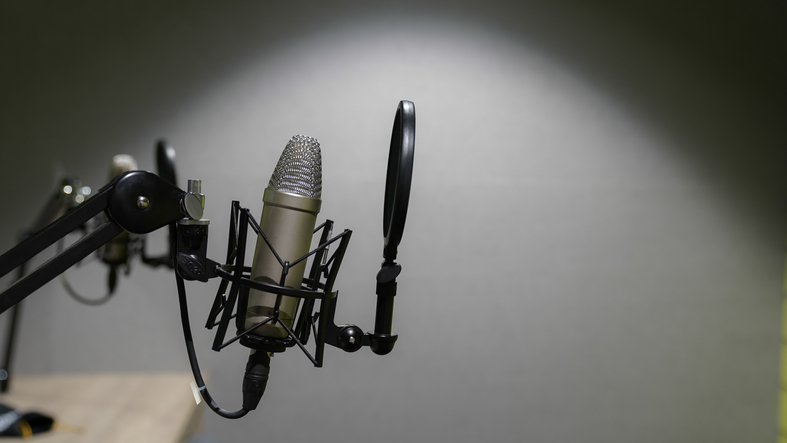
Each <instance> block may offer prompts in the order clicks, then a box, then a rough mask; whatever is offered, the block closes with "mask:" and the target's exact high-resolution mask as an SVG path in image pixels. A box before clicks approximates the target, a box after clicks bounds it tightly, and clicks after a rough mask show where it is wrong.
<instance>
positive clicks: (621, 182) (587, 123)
mask: <svg viewBox="0 0 787 443" xmlns="http://www.w3.org/2000/svg"><path fill="white" fill-rule="evenodd" d="M161 3H163V2H134V3H133V4H132V3H126V4H125V5H122V6H119V5H112V6H109V5H108V4H106V3H104V2H94V3H89V2H68V3H65V2H33V1H6V2H2V3H0V57H1V58H0V60H2V62H1V63H0V85H1V86H0V146H1V147H2V152H3V157H2V163H0V172H2V173H1V174H0V189H3V193H4V200H5V201H4V209H3V211H2V217H1V218H0V250H3V251H4V250H7V249H9V248H10V247H11V246H13V244H14V243H15V241H16V240H15V235H16V233H17V232H19V231H20V230H21V229H22V228H24V227H25V226H26V225H27V224H29V223H30V221H31V220H32V219H33V218H34V217H35V215H36V213H37V212H38V210H39V209H40V207H41V205H42V204H43V201H44V200H45V198H46V197H47V196H48V195H49V194H50V193H51V192H52V191H53V189H54V187H55V183H56V182H57V180H58V178H59V177H61V176H62V175H63V174H67V173H68V174H76V175H78V176H80V177H81V178H82V179H83V181H85V182H86V183H88V184H92V185H93V186H94V187H95V188H98V187H99V186H101V185H102V184H103V183H104V182H105V181H106V175H107V169H108V164H109V162H110V158H111V156H112V155H114V154H117V153H127V154H131V155H134V156H135V157H136V158H137V160H138V161H139V163H140V165H141V167H142V168H143V169H149V170H153V169H154V168H155V163H154V157H153V146H154V142H155V140H156V139H157V138H159V137H167V138H168V139H169V140H170V142H171V143H172V144H173V145H174V147H175V148H176V150H177V155H178V157H177V162H178V163H177V166H178V174H179V178H180V180H181V181H182V183H181V186H184V183H185V180H186V179H187V178H199V179H202V180H203V190H204V192H205V194H206V195H207V209H206V217H207V218H210V219H211V232H212V234H211V245H210V252H209V255H210V256H211V257H213V258H214V259H217V260H221V259H222V258H223V257H224V254H225V251H224V248H225V246H226V237H225V236H226V232H227V226H228V213H229V207H230V202H231V200H240V201H241V202H242V203H243V204H244V205H245V206H247V207H249V208H251V209H252V211H253V212H254V213H258V212H259V211H260V208H261V206H262V203H261V194H262V189H263V188H264V187H265V185H266V183H267V180H268V177H269V175H270V172H271V171H272V169H273V166H274V164H275V162H276V160H277V158H278V156H279V154H280V153H281V150H282V148H283V147H284V145H285V144H286V142H287V140H288V139H289V138H290V137H291V136H292V135H293V134H296V133H304V134H307V135H310V136H313V137H316V138H318V139H319V140H320V141H321V143H322V148H323V157H324V171H325V174H324V201H323V208H324V209H323V212H322V214H321V218H330V219H333V220H335V221H336V223H337V228H350V229H353V231H354V234H353V240H352V242H351V244H350V250H349V253H348V257H347V259H346V261H345V264H344V266H343V270H342V273H341V274H340V276H339V281H338V282H337V285H338V286H337V287H338V289H339V290H340V304H339V312H338V313H337V321H339V322H349V323H357V324H358V325H359V326H361V327H363V328H365V329H369V328H371V326H372V322H373V312H374V296H373V291H374V281H373V278H374V274H375V273H376V271H377V268H378V267H379V263H380V261H381V256H380V253H381V243H382V242H381V235H380V231H381V229H380V228H381V226H380V225H381V212H382V211H381V206H382V189H383V184H384V181H383V175H384V169H385V159H386V155H387V152H386V151H387V146H388V142H389V138H390V131H391V123H392V119H393V114H394V110H395V108H396V104H397V103H398V101H399V100H401V99H408V100H412V101H413V102H414V103H415V105H416V109H417V116H418V117H417V118H418V130H417V158H416V166H415V179H414V184H413V192H412V200H411V206H410V215H409V219H408V225H407V229H406V233H405V238H404V241H403V244H402V247H401V253H400V257H399V258H400V261H401V263H402V264H403V266H404V272H403V274H402V277H401V283H400V285H399V296H398V297H397V301H396V302H397V306H396V315H395V320H394V327H395V330H396V332H398V333H399V334H400V338H399V342H398V344H397V347H396V348H395V350H394V352H393V353H392V354H391V355H390V356H387V357H378V356H375V355H373V354H371V352H368V351H364V352H359V353H357V354H345V353H343V352H342V351H339V350H337V349H334V348H329V349H328V354H327V356H326V361H325V367H324V368H322V369H315V368H313V367H312V366H311V364H310V363H309V361H308V360H307V359H306V358H305V357H304V356H302V355H300V354H299V353H298V352H297V351H296V350H292V351H288V352H287V353H285V354H281V355H278V356H277V357H276V358H275V359H274V360H273V368H272V380H271V382H270V384H269V388H268V392H267V393H266V396H265V398H264V399H263V402H262V404H261V407H260V409H259V410H257V411H256V412H255V413H253V414H252V415H251V416H250V417H247V418H245V419H243V420H240V421H236V422H232V421H227V420H223V419H220V418H218V417H216V416H214V415H213V414H212V413H210V412H209V411H206V415H207V421H206V427H205V433H206V434H207V435H208V436H212V437H214V438H216V439H217V440H219V441H222V442H230V441H242V440H243V439H245V438H253V439H262V438H263V437H261V436H260V430H261V429H262V430H265V431H266V432H270V433H271V434H272V436H271V437H269V438H270V439H271V441H280V440H283V439H284V438H287V437H291V438H293V439H294V441H305V440H306V439H307V438H308V439H317V438H320V439H324V440H325V441H330V442H334V441H335V442H339V441H372V440H374V441H378V442H394V441H416V442H421V441H423V442H442V441H473V440H478V439H483V440H484V441H489V442H492V441H530V442H563V441H585V442H609V441H616V442H629V441H637V442H659V443H661V442H665V441H669V442H687V443H688V442H697V441H713V442H742V441H746V442H768V443H770V442H773V441H774V440H775V438H776V416H777V386H778V385H777V381H778V370H779V366H778V365H779V340H780V339H779V331H780V312H781V311H780V307H781V287H782V279H783V266H784V222H785V194H786V193H785V181H784V172H783V171H784V166H785V141H786V140H785V133H784V121H785V107H784V103H785V98H786V97H785V96H786V95H787V94H785V87H784V79H785V78H787V77H785V74H787V69H786V67H785V61H786V60H787V57H785V46H786V45H787V43H785V42H787V39H785V31H784V18H785V10H784V5H783V4H781V3H779V4H778V5H777V4H776V2H759V3H762V4H760V5H755V4H754V3H750V4H748V3H747V6H736V7H735V8H733V7H724V6H720V5H718V4H717V3H715V2H693V3H691V2H690V3H689V4H687V3H686V2H672V3H671V4H670V3H664V2H659V3H658V5H655V4H654V6H650V5H641V6H637V7H635V6H633V5H632V4H631V2H621V4H619V5H614V4H612V3H605V4H603V5H602V4H598V2H579V1H578V2H573V3H572V2H568V3H566V2H561V3H559V4H558V3H557V2H546V1H545V2H539V1H527V2H516V3H514V2H505V1H499V2H495V1H486V2H483V6H481V5H476V4H473V3H471V2H464V3H452V4H447V3H439V2H431V1H423V0H422V1H418V2H388V3H386V4H385V5H372V4H371V3H370V2H354V1H342V2H322V3H321V4H320V5H310V4H306V3H299V2H278V3H276V4H274V3H270V2H210V3H209V2H188V3H183V4H179V5H174V4H161ZM594 3H596V4H594ZM742 8H745V9H742ZM164 239H165V236H164V234H163V233H161V232H157V233H155V234H154V235H151V243H152V245H151V251H152V252H156V251H159V252H161V251H163V250H164V249H163V248H162V247H161V243H162V242H163V241H164ZM69 277H70V279H71V280H72V282H73V283H74V285H75V286H77V287H78V289H80V290H81V291H82V292H83V293H84V294H86V295H87V296H96V297H98V296H100V295H102V293H103V292H104V279H105V278H106V273H105V270H104V269H103V268H102V266H101V265H100V264H98V263H96V262H95V261H93V262H90V263H86V264H84V265H83V266H81V267H80V268H78V269H75V270H72V271H70V272H69ZM7 281H8V280H7V279H4V280H3V283H7ZM216 284H217V283H216V282H212V283H211V284H205V285H200V284H192V285H189V293H190V302H191V313H192V321H193V323H194V325H195V326H199V325H200V324H201V323H202V322H203V321H204V317H205V316H206V315H207V312H208V309H209V306H210V302H211V300H212V297H213V293H214V291H215V288H216ZM195 339H196V340H197V344H198V347H199V349H198V352H199V353H200V354H199V356H200V358H201V363H202V366H203V368H204V369H205V370H206V372H208V373H209V374H210V383H209V385H210V387H211V390H212V392H213V394H214V396H215V397H216V398H217V400H218V401H219V403H220V404H222V405H224V406H226V407H227V408H235V407H236V406H237V405H239V402H240V394H239V391H240V378H241V374H242V371H243V365H244V363H245V354H246V351H245V350H244V349H243V348H240V347H238V348H234V349H232V348H231V349H227V350H225V351H222V352H221V353H220V354H216V353H214V352H212V351H210V349H209V346H210V341H211V339H212V335H211V334H210V333H209V332H208V331H204V330H198V331H197V330H195ZM20 346H21V349H20V350H19V352H18V354H17V362H18V363H17V369H18V370H19V371H20V372H22V371H24V372H45V373H46V372H76V371H129V370H133V371H162V370H166V371H172V370H184V371H185V370H188V363H187V359H186V354H185V350H184V347H183V344H182V334H181V331H180V325H179V323H178V309H177V301H176V294H175V285H174V279H173V277H172V275H171V273H169V272H166V271H164V270H152V269H149V268H147V267H144V266H142V265H140V264H139V263H137V264H136V266H135V267H134V269H133V273H132V275H131V276H130V277H128V278H124V279H122V281H121V282H120V287H119V289H118V293H117V294H116V296H115V297H114V298H113V299H112V300H111V301H110V302H109V303H107V304H106V305H103V306H101V307H95V308H88V307H84V306H82V305H79V304H77V303H76V302H75V301H73V300H72V299H71V298H69V297H68V296H67V295H66V293H65V292H64V291H63V289H62V287H61V286H60V285H59V283H57V282H53V283H50V284H48V285H47V286H45V287H44V288H42V289H41V290H39V291H38V292H37V293H36V294H34V295H33V296H31V297H30V298H29V299H28V300H26V301H25V305H24V311H23V326H22V337H21V339H20ZM183 389H184V390H187V389H188V387H187V386H183ZM296 419H301V420H302V421H296Z"/></svg>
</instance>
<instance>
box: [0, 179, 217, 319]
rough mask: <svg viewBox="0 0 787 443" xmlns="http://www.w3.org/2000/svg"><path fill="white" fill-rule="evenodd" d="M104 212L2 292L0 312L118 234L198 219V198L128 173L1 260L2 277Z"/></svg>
mask: <svg viewBox="0 0 787 443" xmlns="http://www.w3.org/2000/svg"><path fill="white" fill-rule="evenodd" d="M102 211H104V212H105V213H106V215H107V219H108V221H107V222H105V223H104V224H103V225H101V226H100V227H99V228H98V229H96V230H95V231H93V232H91V233H90V234H88V235H86V236H85V237H83V238H82V239H81V240H79V241H78V242H76V243H75V244H73V245H72V246H71V247H69V248H68V249H66V250H65V251H63V252H62V253H60V254H59V255H57V256H56V257H54V258H53V259H51V260H49V261H48V262H46V263H45V264H43V265H41V266H40V267H39V268H38V269H36V270H35V271H33V272H32V273H30V274H29V275H27V276H26V277H25V278H22V279H20V280H17V281H16V282H15V283H14V284H12V285H11V286H10V287H9V288H8V289H6V290H5V291H3V292H2V293H0V313H2V312H5V311H6V310H7V309H8V308H10V307H11V306H13V305H15V304H17V303H19V302H20V301H22V300H23V299H24V298H25V297H27V296H28V295H30V294H31V293H33V292H35V291H36V290H38V289H39V288H40V287H41V286H43V285H44V284H46V283H47V282H49V281H50V280H52V279H53V278H55V277H56V276H58V275H59V274H61V273H63V272H64V271H65V270H66V269H68V268H69V267H71V266H72V265H74V264H75V263H77V262H78V261H80V260H82V259H83V258H85V257H86V256H88V255H89V254H90V253H91V252H93V251H95V250H96V249H98V248H100V247H101V246H103V245H104V244H105V243H107V242H108V241H110V240H112V239H113V238H114V237H116V236H117V235H118V234H120V233H121V232H123V231H124V230H125V231H128V232H131V233H134V234H146V233H148V232H152V231H154V230H156V229H158V228H160V227H162V226H166V225H168V224H169V223H172V222H175V221H177V220H179V219H181V218H183V217H189V218H192V219H199V218H202V199H201V196H200V195H199V194H195V193H187V192H185V191H183V190H181V189H179V188H178V187H177V186H175V185H173V184H170V183H169V182H167V181H166V180H164V179H162V178H160V177H159V176H157V175H155V174H153V173H150V172H145V171H131V172H127V173H125V174H123V175H120V176H118V177H117V178H115V179H114V180H113V181H112V182H110V183H109V184H107V185H106V186H104V187H103V188H101V189H100V190H99V191H98V192H97V193H96V195H94V196H93V197H91V198H89V199H88V200H87V201H85V203H83V204H81V205H80V206H78V207H77V208H75V209H74V210H72V211H70V212H69V213H67V214H66V215H64V216H63V217H61V218H59V219H57V220H56V221H54V222H53V223H51V224H50V225H49V226H47V227H45V228H43V229H42V230H41V231H39V232H37V233H35V234H34V235H32V236H30V237H29V238H28V239H27V240H25V241H23V242H22V243H20V244H19V245H17V246H16V247H14V248H13V249H11V250H10V251H8V252H6V253H5V254H3V255H2V256H0V277H2V276H4V275H6V274H8V273H9V272H11V271H12V270H14V269H16V268H17V267H19V266H21V265H22V264H24V263H25V262H27V261H28V260H30V259H31V258H33V257H35V256H36V255H38V254H39V253H41V252H42V251H43V250H44V249H46V248H47V247H49V246H51V245H52V244H54V243H55V242H56V241H58V240H60V239H61V238H63V237H65V236H66V235H67V234H68V233H70V232H71V231H73V230H74V229H76V228H78V227H79V226H81V225H83V224H84V223H86V222H87V221H88V220H90V219H91V218H93V217H94V216H96V215H98V214H99V213H100V212H102Z"/></svg>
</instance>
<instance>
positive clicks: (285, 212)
mask: <svg viewBox="0 0 787 443" xmlns="http://www.w3.org/2000/svg"><path fill="white" fill-rule="evenodd" d="M321 197H322V155H321V152H320V142H318V141H317V140H316V139H314V138H311V137H306V136H303V135H296V136H294V137H293V138H292V139H291V140H290V141H289V143H287V146H286V147H285V148H284V151H283V152H282V154H281V157H279V162H278V163H277V164H276V168H275V169H274V171H273V174H272V175H271V179H270V181H269V183H268V187H267V188H266V189H265V193H264V194H263V197H262V201H263V207H262V216H261V217H260V228H261V229H262V232H263V233H264V234H265V236H266V237H267V239H268V242H270V244H271V246H273V250H271V248H270V247H269V246H268V242H266V241H265V240H264V239H263V238H262V236H258V238H257V246H256V248H255V251H254V261H253V262H252V266H251V279H252V280H255V281H262V282H264V283H269V284H274V285H280V286H286V287H289V288H294V289H300V287H301V282H302V281H303V274H304V270H305V269H306V261H305V260H304V261H301V262H300V263H298V264H296V265H294V266H292V267H290V268H289V269H288V270H287V272H286V276H285V277H284V279H283V281H282V270H283V267H282V262H285V263H292V262H294V261H296V260H298V259H299V258H301V257H303V256H304V255H306V254H307V253H308V252H309V246H310V245H311V239H312V234H313V233H314V226H315V223H316V221H317V214H318V213H319V212H320V205H321V203H322V200H321ZM274 251H275V254H276V255H278V258H277V257H276V255H274ZM279 259H281V261H280V260H279ZM276 299H277V295H276V294H272V293H269V292H263V291H257V290H254V289H251V290H249V297H248V303H247V307H246V322H245V328H246V329H248V328H251V327H253V326H254V325H256V324H257V323H260V322H261V321H264V320H265V319H267V318H269V317H271V316H273V312H274V308H275V305H276ZM299 301H300V299H299V298H296V297H288V296H282V297H281V303H280V305H279V318H278V319H279V321H281V322H283V323H285V324H286V325H287V327H290V328H291V327H292V322H293V318H294V317H295V312H296V311H297V309H298V303H299ZM252 333H253V334H256V335H260V336H263V337H270V338H286V337H287V336H288V334H287V330H286V329H285V328H284V327H282V325H280V324H278V323H275V324H271V323H268V324H265V325H262V326H260V327H259V328H257V329H255V330H254V331H253V332H252Z"/></svg>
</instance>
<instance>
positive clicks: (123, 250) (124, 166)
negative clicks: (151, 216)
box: [101, 154, 139, 294]
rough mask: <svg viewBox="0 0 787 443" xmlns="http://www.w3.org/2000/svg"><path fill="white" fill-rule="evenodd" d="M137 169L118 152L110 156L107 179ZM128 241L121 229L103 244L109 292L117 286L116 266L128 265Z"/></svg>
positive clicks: (125, 156)
mask: <svg viewBox="0 0 787 443" xmlns="http://www.w3.org/2000/svg"><path fill="white" fill-rule="evenodd" d="M137 170H139V166H138V165H137V161H136V160H135V159H134V157H132V156H130V155H126V154H118V155H116V156H114V157H112V166H111V167H110V169H109V181H112V179H114V178H115V177H117V176H118V175H120V174H123V173H126V172H129V171H137ZM130 242H131V234H129V233H128V232H126V231H123V232H121V233H120V234H119V235H118V236H117V237H115V238H113V239H112V240H110V241H109V242H107V244H106V245H104V249H103V253H102V254H101V261H103V262H104V263H106V264H107V265H109V293H110V294H112V293H114V292H115V287H116V286H117V277H118V268H119V267H121V266H126V267H127V266H128V262H129V258H130V257H131V255H132V253H131V252H129V243H130Z"/></svg>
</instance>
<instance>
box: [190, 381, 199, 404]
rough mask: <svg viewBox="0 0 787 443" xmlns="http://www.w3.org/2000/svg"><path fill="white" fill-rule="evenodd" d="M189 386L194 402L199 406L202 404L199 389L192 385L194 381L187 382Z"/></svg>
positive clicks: (194, 384)
mask: <svg viewBox="0 0 787 443" xmlns="http://www.w3.org/2000/svg"><path fill="white" fill-rule="evenodd" d="M189 386H191V393H192V394H194V401H195V402H197V404H200V403H201V402H202V397H201V396H200V395H199V391H201V389H199V388H197V384H196V383H194V380H192V381H191V382H189Z"/></svg>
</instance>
